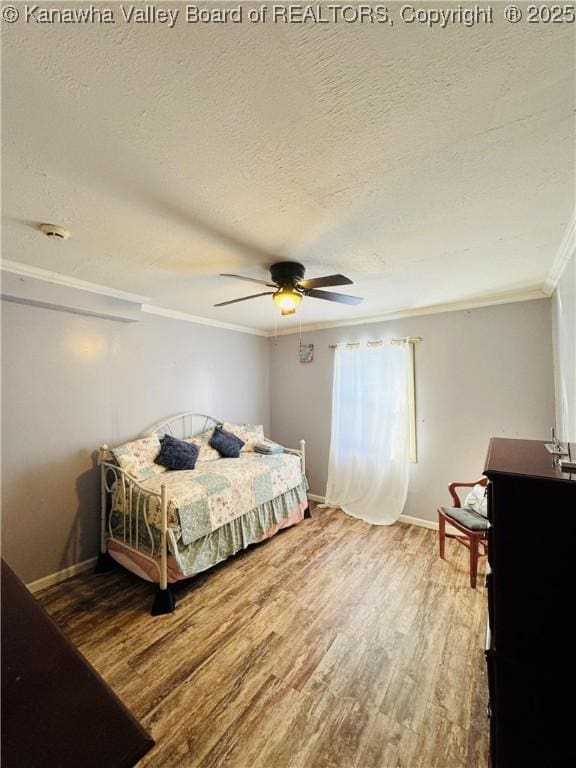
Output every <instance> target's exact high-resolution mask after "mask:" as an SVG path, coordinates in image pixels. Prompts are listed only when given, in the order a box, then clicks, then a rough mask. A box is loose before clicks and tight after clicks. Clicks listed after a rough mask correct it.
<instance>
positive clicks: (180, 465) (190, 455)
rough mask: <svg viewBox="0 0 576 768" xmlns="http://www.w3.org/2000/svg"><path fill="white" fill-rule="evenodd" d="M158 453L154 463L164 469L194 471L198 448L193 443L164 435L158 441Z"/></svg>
mask: <svg viewBox="0 0 576 768" xmlns="http://www.w3.org/2000/svg"><path fill="white" fill-rule="evenodd" d="M160 445H161V448H160V453H159V454H158V456H156V458H155V459H154V461H155V462H156V464H160V466H162V467H166V469H194V467H195V465H196V459H197V458H198V454H199V453H200V448H199V447H198V446H197V445H195V444H194V443H186V442H184V440H177V439H176V438H175V437H172V435H164V437H163V438H162V439H161V440H160Z"/></svg>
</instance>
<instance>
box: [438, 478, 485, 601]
mask: <svg viewBox="0 0 576 768" xmlns="http://www.w3.org/2000/svg"><path fill="white" fill-rule="evenodd" d="M487 484H488V478H487V477H481V478H480V480H476V481H475V482H473V483H450V485H449V486H448V491H449V492H450V496H451V497H452V502H453V506H452V507H439V508H438V536H439V538H438V543H439V545H440V557H441V558H442V559H444V545H445V542H446V539H457V540H458V541H459V542H461V543H462V544H464V546H465V547H468V549H469V550H470V586H471V587H472V589H476V577H477V575H478V559H479V558H480V557H486V555H487V552H488V542H487V540H486V531H487V530H488V520H487V518H485V517H484V516H483V515H481V514H480V513H479V512H475V511H474V510H472V509H468V508H466V507H463V506H462V503H461V501H460V498H459V496H458V494H457V493H456V488H473V487H474V486H475V485H481V486H486V485H487ZM446 523H448V524H449V525H451V526H452V527H453V528H456V530H457V531H459V534H455V533H446ZM480 547H482V550H483V551H482V552H480Z"/></svg>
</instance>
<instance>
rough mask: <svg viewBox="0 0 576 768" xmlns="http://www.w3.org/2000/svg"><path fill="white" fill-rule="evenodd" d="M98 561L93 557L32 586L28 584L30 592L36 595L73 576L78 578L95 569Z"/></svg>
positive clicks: (52, 574)
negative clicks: (79, 575)
mask: <svg viewBox="0 0 576 768" xmlns="http://www.w3.org/2000/svg"><path fill="white" fill-rule="evenodd" d="M97 560H98V558H97V557H91V558H89V559H88V560H83V561H82V562H81V563H75V564H74V565H69V566H68V567H67V568H62V570H61V571H56V573H51V574H49V575H48V576H43V577H42V578H41V579H36V581H31V582H30V584H26V586H27V587H28V589H29V590H30V592H32V594H34V593H35V592H39V591H40V590H41V589H46V587H52V586H54V584H59V583H60V582H61V581H66V579H70V578H72V576H77V575H78V574H79V573H84V572H85V571H89V570H90V569H91V568H94V566H95V565H96V561H97Z"/></svg>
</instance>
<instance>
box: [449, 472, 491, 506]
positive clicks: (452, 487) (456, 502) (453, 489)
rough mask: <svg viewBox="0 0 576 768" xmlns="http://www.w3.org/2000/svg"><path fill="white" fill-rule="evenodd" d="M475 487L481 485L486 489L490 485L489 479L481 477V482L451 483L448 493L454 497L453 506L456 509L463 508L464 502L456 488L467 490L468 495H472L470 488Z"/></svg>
mask: <svg viewBox="0 0 576 768" xmlns="http://www.w3.org/2000/svg"><path fill="white" fill-rule="evenodd" d="M475 485H481V486H482V487H485V486H487V485H488V478H487V477H486V476H485V475H481V477H480V479H479V480H474V481H473V482H471V483H459V482H455V483H450V485H449V486H448V491H449V492H450V496H451V497H452V505H453V506H454V507H461V506H462V501H461V499H460V496H459V495H458V493H457V491H456V488H467V489H468V491H467V493H470V488H474V486H475Z"/></svg>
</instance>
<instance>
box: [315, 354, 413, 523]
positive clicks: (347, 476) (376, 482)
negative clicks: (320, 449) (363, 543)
mask: <svg viewBox="0 0 576 768" xmlns="http://www.w3.org/2000/svg"><path fill="white" fill-rule="evenodd" d="M335 355H336V357H335V361H334V383H333V388H332V434H331V440H330V464H329V469H328V484H327V488H326V503H327V504H328V505H330V506H334V507H340V508H341V509H342V510H344V512H346V513H347V514H349V515H352V516H353V517H358V518H361V519H362V520H366V521H367V522H368V523H372V524H374V525H390V524H391V523H394V522H395V521H396V520H397V519H398V518H399V516H400V514H401V513H402V509H403V508H404V504H405V503H406V496H407V493H408V469H409V467H408V350H407V348H406V345H405V344H402V345H398V346H395V345H387V344H381V345H360V346H353V347H352V346H351V347H348V346H346V345H342V346H339V347H337V348H336V350H335Z"/></svg>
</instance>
